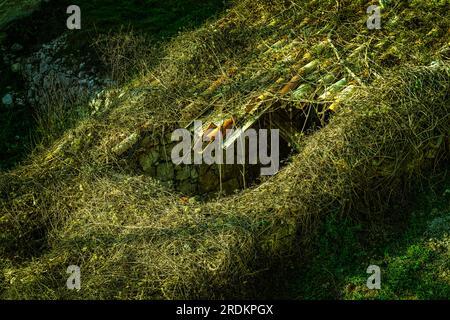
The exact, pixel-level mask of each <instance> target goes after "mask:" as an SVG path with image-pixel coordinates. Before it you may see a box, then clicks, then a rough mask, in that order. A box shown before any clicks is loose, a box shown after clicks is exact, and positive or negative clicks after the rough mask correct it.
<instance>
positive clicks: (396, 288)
mask: <svg viewBox="0 0 450 320" xmlns="http://www.w3.org/2000/svg"><path fill="white" fill-rule="evenodd" d="M369 4H370V2H369V1H362V0H361V1H338V2H336V1H317V0H316V1H314V0H312V1H307V2H305V1H276V2H272V1H240V2H239V3H235V4H234V5H233V6H232V8H231V9H230V10H228V11H227V12H225V13H223V15H222V16H221V17H219V18H217V19H216V20H215V21H211V22H210V23H208V24H205V25H203V26H201V27H198V28H197V29H195V30H193V31H186V32H183V33H181V34H179V35H177V36H175V37H174V38H173V39H172V40H170V41H169V42H168V43H166V44H165V45H164V46H163V47H161V48H162V49H161V50H160V52H159V59H158V60H157V62H156V63H155V62H154V61H152V60H150V58H149V56H148V55H143V56H139V55H140V54H141V51H142V50H141V49H138V50H131V51H127V50H125V49H126V48H123V47H121V46H120V41H117V40H115V39H117V38H113V39H112V41H110V42H109V43H110V45H111V44H112V46H113V48H117V50H125V51H121V52H125V54H131V56H130V57H126V58H125V59H117V57H116V56H115V55H116V53H115V52H117V51H113V55H112V56H110V57H108V55H104V57H105V61H109V62H110V63H112V64H113V65H112V66H111V68H112V70H113V72H116V77H117V76H118V77H119V78H120V77H121V79H120V80H121V85H120V86H118V87H117V88H113V89H111V90H110V91H108V93H107V98H105V100H104V101H102V103H101V105H100V106H97V107H92V109H90V111H91V114H90V115H89V116H88V117H86V118H85V119H84V120H83V121H81V122H80V123H79V124H78V125H77V126H76V127H75V128H73V129H70V130H66V132H65V133H64V134H63V135H62V137H61V138H60V139H57V141H55V142H54V144H53V145H52V146H51V147H50V148H47V149H45V150H41V151H39V152H36V153H35V154H33V155H32V157H31V158H30V159H29V162H28V163H27V164H25V165H22V166H19V167H17V168H15V169H14V170H11V171H9V172H2V173H0V195H1V197H0V256H1V257H2V259H1V261H2V262H0V263H2V265H1V268H2V271H3V272H2V276H1V277H0V288H1V289H0V290H2V291H0V294H1V296H2V297H3V298H6V299H12V298H25V299H30V298H33V299H56V298H62V299H69V298H70V299H89V298H97V299H107V298H112V299H151V298H153V299H176V298H187V299H192V298H215V299H219V298H264V297H268V296H270V295H273V293H272V292H271V291H272V288H273V287H274V286H275V283H276V282H277V281H278V280H279V276H278V275H275V276H274V275H273V271H274V270H279V269H280V265H291V264H292V263H293V257H298V256H301V257H304V258H305V261H308V262H310V264H309V265H307V266H303V267H304V269H303V270H305V274H302V275H301V276H300V277H299V279H300V280H299V281H300V282H301V283H302V285H304V287H303V288H301V289H299V288H294V289H292V285H291V286H290V288H288V287H289V286H287V287H285V288H281V289H283V290H288V289H290V290H291V291H289V292H292V295H295V296H296V297H299V298H329V297H333V298H352V299H360V298H436V297H437V298H445V297H448V265H447V264H445V263H442V262H446V261H448V260H445V259H446V257H447V255H448V240H445V239H447V238H446V237H447V236H445V233H439V234H438V235H434V237H435V238H434V239H435V240H433V241H434V242H433V241H431V242H429V241H428V240H427V239H423V240H422V239H419V238H420V237H419V236H418V234H419V233H420V231H417V230H420V229H416V228H422V227H423V226H424V222H425V220H422V219H421V218H417V217H414V216H413V217H412V218H410V217H409V215H408V212H409V209H408V208H407V207H406V205H405V204H406V203H409V201H410V199H411V198H410V195H411V191H412V190H413V188H412V186H416V185H417V184H420V183H425V182H426V181H428V180H429V177H430V176H431V173H433V174H434V176H439V175H442V174H443V171H444V170H445V169H443V168H445V166H446V165H448V160H449V158H448V157H449V133H450V130H449V129H450V127H449V123H450V121H449V114H450V112H449V111H450V110H449V104H448V101H449V83H450V65H449V63H448V58H449V56H448V54H449V44H450V43H449V27H450V24H449V21H448V16H447V12H448V9H449V5H450V4H449V3H448V2H446V1H444V2H439V3H437V4H430V3H429V2H425V1H416V2H414V3H410V2H408V1H398V2H396V3H395V4H394V5H393V6H391V7H387V8H386V9H385V11H384V19H385V21H386V22H385V28H384V29H383V30H381V31H379V32H378V33H371V32H370V31H369V30H367V28H366V26H365V19H366V18H367V16H366V13H365V10H366V8H367V6H368V5H369ZM423 6H425V7H427V6H432V8H433V9H434V10H430V11H428V10H427V11H425V10H423V8H422V7H423ZM436 21H437V23H436ZM294 40H297V41H294ZM280 41H281V42H280ZM100 43H102V42H101V41H100ZM103 43H104V42H103ZM411 43H414V46H411ZM289 44H290V46H289ZM318 44H319V45H318ZM137 48H140V47H139V46H137ZM108 51H111V50H108ZM136 53H137V54H138V56H136V55H135V54H136ZM135 59H137V60H135ZM314 59H318V60H319V64H320V66H321V67H320V69H319V71H318V72H317V73H313V74H312V75H311V76H310V77H308V78H306V76H305V78H302V81H304V82H308V83H311V84H314V85H315V92H314V93H312V94H311V95H310V96H309V97H308V99H298V98H296V97H295V96H291V95H286V96H280V95H278V94H277V93H276V90H273V89H274V88H276V87H278V86H282V85H283V84H286V83H287V82H289V79H291V78H292V76H294V75H296V74H297V73H298V72H299V71H298V68H299V67H300V66H304V65H306V64H307V63H309V62H311V61H313V60H314ZM129 61H132V63H133V65H134V66H141V68H140V72H138V73H132V74H133V76H132V77H131V76H130V75H129V74H126V73H125V72H124V71H123V70H127V69H128V68H127V67H125V68H124V65H125V66H128V64H127V63H128V62H129ZM114 70H116V71H114ZM349 71H350V72H349ZM330 74H331V75H332V76H333V77H334V78H335V79H337V80H338V79H341V78H342V77H346V78H349V79H350V80H349V82H350V83H351V84H354V85H355V86H356V89H355V90H354V91H353V92H352V94H351V95H349V96H348V97H347V98H346V99H345V100H343V101H340V103H339V109H336V110H337V112H336V113H335V114H331V113H330V112H329V110H327V109H322V108H323V105H326V104H324V103H321V102H317V97H318V96H319V95H320V94H322V93H323V91H324V90H326V89H327V88H328V87H329V84H326V83H324V82H323V80H322V79H324V78H325V76H326V75H330ZM130 77H131V78H130ZM280 78H281V80H279V79H280ZM218 79H221V80H220V81H218ZM277 80H278V81H277ZM321 80H322V81H321ZM267 92H270V93H271V95H270V97H269V98H268V100H270V101H276V102H277V103H279V105H280V106H282V107H285V108H288V107H289V106H299V105H300V106H302V108H303V107H304V108H305V110H314V111H311V112H316V113H317V114H319V113H320V112H323V113H324V114H325V115H326V117H325V116H324V119H325V120H323V123H322V126H321V127H315V128H313V129H314V130H313V129H311V130H308V131H305V132H304V133H305V134H304V135H302V136H300V137H298V138H297V139H298V141H297V145H298V146H299V148H298V150H296V154H295V155H293V156H292V157H291V159H290V161H289V163H288V164H287V165H286V166H285V167H284V168H283V169H282V170H281V171H280V172H279V173H278V174H277V175H276V176H274V177H272V178H270V179H266V180H263V181H261V184H260V185H258V186H253V187H251V188H248V189H246V190H244V191H242V192H240V193H238V194H235V195H231V196H228V197H220V198H217V199H210V200H209V201H206V202H202V201H199V200H198V199H196V198H191V199H188V200H186V198H185V197H183V195H181V194H178V193H176V192H174V191H173V190H170V189H169V188H167V187H165V186H163V185H161V184H160V183H159V182H158V181H157V180H155V179H153V178H151V177H149V176H146V175H143V172H142V171H141V170H140V168H139V167H138V164H137V159H136V150H135V149H130V150H129V151H128V152H126V153H124V154H122V155H120V156H117V155H115V154H114V153H113V152H112V149H113V148H114V146H116V145H117V144H118V143H120V142H121V141H123V140H124V139H125V138H126V137H129V136H130V135H131V134H133V133H135V134H138V135H139V136H140V137H141V138H143V137H144V136H145V134H148V133H149V132H150V133H151V132H154V131H164V132H168V131H170V130H171V129H173V128H176V127H178V126H180V125H185V124H186V123H187V122H189V121H191V120H193V119H195V118H197V117H199V116H200V115H201V114H203V112H204V110H205V109H206V110H213V111H211V114H212V115H217V114H220V115H221V116H222V117H227V116H229V115H230V114H232V115H235V114H239V112H242V109H244V108H243V106H245V105H246V103H247V102H248V101H251V100H252V99H255V98H257V97H260V96H261V95H262V94H263V93H267ZM275 111H276V110H275ZM308 114H309V112H308ZM445 197H446V196H445ZM443 199H447V198H443ZM441 201H444V200H441ZM443 206H444V207H443V208H445V204H443ZM442 210H446V209H442ZM432 218H433V219H444V221H446V220H445V219H447V218H446V214H445V212H444V213H443V214H442V216H441V215H437V214H436V215H432ZM430 219H431V217H430ZM426 221H431V224H433V222H432V221H434V220H428V218H427V220H426ZM434 224H436V223H434ZM438 225H439V224H438ZM360 226H361V227H360ZM362 227H363V229H361V228H362ZM385 228H387V230H386V229H385ZM405 228H406V230H407V231H406V232H405V233H403V237H404V239H403V240H404V241H402V242H400V243H397V244H394V245H390V244H386V242H383V241H384V240H386V238H389V236H387V237H385V236H384V235H392V234H394V230H405ZM361 230H364V231H365V234H363V235H361V234H360V232H361ZM430 230H435V228H434V227H432V228H431V229H430ZM439 232H440V231H439ZM322 235H323V236H322ZM361 237H362V238H363V240H362V242H361V240H360V239H361ZM409 237H412V238H414V239H418V240H417V242H414V243H411V242H409ZM372 240H374V241H375V243H382V246H381V249H374V247H370V246H368V245H367V244H368V243H369V244H370V243H372ZM333 241H334V242H333ZM398 246H399V247H398ZM436 248H440V249H439V250H443V252H444V254H442V252H440V251H439V252H440V253H436V252H437V251H436V250H437V249H436ZM337 249H338V252H337V253H336V251H337ZM384 249H385V250H384ZM402 249H404V251H402ZM372 250H374V251H375V252H376V253H377V255H375V257H376V258H372V255H371V252H372ZM379 250H384V252H383V255H380V252H379ZM445 250H447V251H445ZM445 252H447V253H445ZM331 253H333V254H334V253H336V254H334V255H333V257H332V258H328V257H330V255H331ZM366 258H368V259H370V262H378V263H380V264H381V265H383V266H385V265H386V266H387V271H386V272H387V273H386V274H387V276H386V284H387V285H386V287H385V288H384V289H383V291H381V292H379V293H377V294H374V293H373V292H367V291H366V290H365V289H364V278H365V276H366V275H365V274H364V271H365V268H367V265H368V264H367V262H368V261H367V259H366ZM372 259H377V260H376V261H373V260H372ZM351 261H355V263H352V262H351ZM72 264H76V265H79V266H80V267H81V270H82V279H83V280H82V281H83V283H82V288H83V289H82V290H81V291H79V292H72V291H68V290H67V289H66V288H65V281H66V278H67V275H66V273H65V271H66V268H67V266H69V265H72ZM308 266H309V267H308ZM360 268H363V270H362V271H360ZM321 270H328V271H329V272H331V273H332V274H333V276H330V278H327V276H325V275H324V273H323V272H322V271H321ZM328 271H327V272H328ZM329 272H328V273H329ZM416 272H419V273H420V277H419V278H421V279H419V280H417V279H414V278H412V277H413V276H414V275H415V273H416ZM438 278H439V279H438ZM318 281H319V283H320V286H321V288H322V289H320V288H312V286H313V284H315V283H317V282H318ZM416 281H417V282H416ZM331 282H333V283H331ZM430 290H432V291H430ZM285 292H288V291H285Z"/></svg>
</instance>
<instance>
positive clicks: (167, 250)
mask: <svg viewBox="0 0 450 320" xmlns="http://www.w3.org/2000/svg"><path fill="white" fill-rule="evenodd" d="M449 79H450V74H449V66H448V65H443V66H435V67H429V68H416V69H414V70H409V71H405V72H404V73H401V74H396V75H394V76H391V77H390V79H389V80H388V81H387V80H383V81H382V82H379V83H375V84H374V86H373V87H371V88H370V90H367V91H365V90H361V91H358V92H357V93H356V94H355V95H354V96H353V97H352V98H351V99H350V100H348V101H347V102H346V105H345V107H344V108H343V109H342V111H341V112H339V113H338V114H337V115H336V116H335V117H334V118H333V119H332V120H331V122H330V123H329V125H328V126H327V127H325V128H323V129H322V130H320V131H318V132H317V133H315V134H313V135H312V136H310V137H308V138H307V139H306V140H305V141H304V142H303V147H302V150H301V152H300V153H299V154H298V155H296V156H295V157H294V159H293V160H292V163H291V164H290V165H289V166H287V167H286V168H284V169H283V170H282V171H281V172H280V173H279V174H278V175H277V176H275V177H273V178H271V179H270V180H268V181H266V182H264V183H263V184H261V185H260V186H258V187H255V188H253V189H249V190H247V191H245V192H243V193H242V194H239V195H235V196H232V197H229V198H226V199H219V200H217V201H211V202H209V203H193V204H183V203H182V202H180V199H179V198H177V196H176V195H174V194H171V193H170V192H168V191H167V190H165V189H164V188H163V187H161V186H160V185H158V183H157V182H155V181H154V180H152V179H149V178H146V177H143V176H135V175H132V174H130V173H126V172H123V173H117V172H110V173H107V172H105V173H104V174H102V175H101V176H97V174H96V173H95V171H93V172H92V173H90V174H89V173H87V172H88V171H87V170H83V175H82V176H78V177H76V178H74V179H73V180H71V179H69V180H66V181H65V182H64V183H63V185H49V184H48V183H47V182H46V181H47V180H46V177H45V176H43V177H42V181H41V182H40V181H39V180H37V179H36V178H33V179H26V178H25V177H24V176H21V178H20V180H21V181H20V182H19V181H18V180H19V178H18V177H17V175H10V176H9V177H6V176H2V178H3V179H8V180H9V183H8V184H6V183H5V182H2V183H1V184H0V185H1V186H2V187H3V188H2V194H3V196H6V199H8V198H10V199H11V200H10V201H6V202H5V201H3V204H2V208H3V210H2V211H3V212H4V214H3V215H2V220H1V221H2V237H3V240H4V239H5V237H6V240H8V237H10V239H9V243H10V247H8V246H2V249H3V252H2V255H4V256H5V254H8V252H9V254H10V255H13V252H16V253H17V252H20V249H21V248H19V250H17V249H18V248H17V246H19V247H20V246H31V245H33V244H32V243H29V242H27V241H26V239H27V238H28V237H29V236H30V235H29V234H27V230H26V228H24V224H25V225H28V226H30V225H32V224H33V223H35V224H37V225H39V226H41V227H45V228H46V232H45V233H46V234H47V240H46V242H47V247H46V248H41V250H42V252H43V253H42V255H41V256H39V257H38V258H36V259H33V261H31V262H28V263H26V264H25V265H24V266H22V268H19V269H8V268H6V270H7V271H6V272H5V277H6V278H5V280H4V281H5V282H7V283H8V286H7V289H6V290H5V292H4V296H5V297H7V298H13V297H23V296H27V297H35V298H36V297H38V298H56V297H66V298H67V297H71V298H74V297H81V298H93V297H95V298H132V299H139V298H165V299H174V298H224V297H239V296H244V297H245V296H246V295H247V294H250V292H252V289H251V285H250V284H251V283H253V282H252V280H255V279H258V274H259V272H261V271H262V270H265V269H267V268H270V267H271V266H272V264H273V263H274V262H275V261H279V260H278V259H277V258H280V257H283V256H287V255H289V254H290V253H292V252H296V251H297V250H298V249H299V247H300V248H301V249H302V250H304V249H305V248H307V240H308V237H309V236H310V235H311V234H312V232H313V231H314V228H315V226H317V224H318V222H320V220H321V217H323V216H324V215H326V214H327V213H329V212H330V211H331V210H333V209H336V208H341V209H342V210H343V212H351V213H352V214H361V215H369V218H375V217H377V215H383V214H387V211H386V209H387V208H389V207H390V206H391V205H392V204H393V203H394V202H396V201H399V200H400V199H402V197H404V196H405V195H406V193H407V190H408V185H409V184H410V183H412V182H413V181H414V180H416V179H420V178H423V176H422V175H424V174H426V172H427V170H430V169H432V168H434V167H435V166H436V165H437V164H438V163H439V162H442V161H443V160H444V159H445V157H448V150H446V145H445V141H446V140H445V139H448V137H449V114H450V112H449V107H448V99H449V91H448V83H449ZM49 174H51V173H49ZM61 174H62V172H61ZM27 180H28V181H27ZM11 181H13V182H11ZM53 181H54V180H53ZM14 182H15V183H14ZM5 185H9V186H10V188H12V189H13V190H14V191H11V190H9V192H8V191H7V190H5V189H4V188H5ZM13 185H15V186H16V187H18V188H19V189H20V188H26V189H27V192H26V193H22V196H19V197H17V196H15V197H14V196H12V195H13V194H14V193H16V194H18V193H19V194H20V191H19V190H17V189H14V187H13ZM31 190H33V192H31ZM60 190H64V191H63V193H61V191H60ZM80 191H81V192H80ZM55 194H57V195H58V197H57V198H55ZM69 199H70V200H69ZM44 206H45V207H44ZM5 209H6V210H5ZM33 210H34V213H30V212H32V211H33ZM5 212H6V214H5ZM44 213H45V214H44ZM24 214H25V216H24V217H23V218H22V217H21V215H24ZM39 215H41V217H39ZM22 219H23V220H22ZM29 232H38V230H33V229H30V230H28V233H29ZM21 236H22V237H23V238H22V239H20V237H21ZM5 248H6V249H7V251H6V252H5ZM22 249H25V248H22ZM70 264H78V265H80V266H81V268H82V270H83V290H82V291H81V292H80V293H79V294H77V295H72V294H69V293H68V292H67V291H66V289H65V288H64V283H65V282H64V279H65V274H64V271H65V268H66V265H67V266H68V265H70ZM8 270H9V271H8ZM245 284H249V285H248V286H246V285H245Z"/></svg>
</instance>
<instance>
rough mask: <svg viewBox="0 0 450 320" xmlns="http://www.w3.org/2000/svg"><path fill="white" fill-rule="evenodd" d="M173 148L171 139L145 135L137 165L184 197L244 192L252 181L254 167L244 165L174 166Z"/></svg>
mask: <svg viewBox="0 0 450 320" xmlns="http://www.w3.org/2000/svg"><path fill="white" fill-rule="evenodd" d="M175 145H176V143H175V142H172V141H171V140H170V135H165V136H156V135H153V136H151V135H147V136H145V137H144V138H143V140H142V141H141V142H140V146H139V150H140V151H139V156H138V159H139V164H140V166H141V168H142V170H143V171H144V172H145V173H146V174H148V175H150V176H152V177H155V178H156V179H158V180H159V181H161V182H162V183H163V184H165V185H167V186H169V187H172V188H174V189H175V190H177V191H179V192H181V193H183V194H186V195H194V194H208V193H214V192H218V191H222V192H223V193H225V194H230V193H233V192H234V191H235V190H239V189H243V188H244V186H245V184H248V183H249V182H250V181H252V180H253V179H252V176H253V173H254V172H255V169H256V168H255V166H249V165H246V166H243V165H226V164H223V165H206V164H198V165H195V164H190V165H184V164H181V165H176V164H174V163H173V162H172V159H171V152H172V148H173V147H174V146H175Z"/></svg>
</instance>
